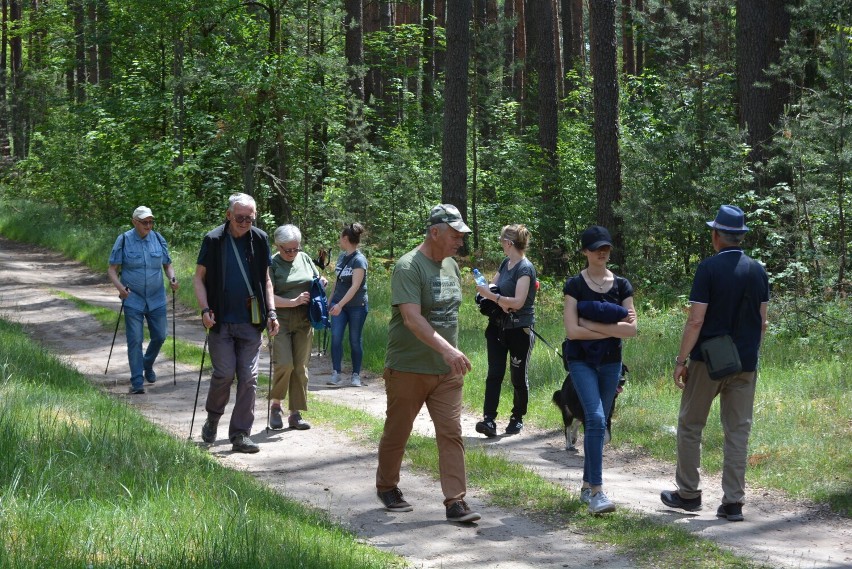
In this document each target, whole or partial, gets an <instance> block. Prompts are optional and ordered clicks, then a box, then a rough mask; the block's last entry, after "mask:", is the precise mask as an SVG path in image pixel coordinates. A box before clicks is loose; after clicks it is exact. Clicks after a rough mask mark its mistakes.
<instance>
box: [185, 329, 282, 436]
mask: <svg viewBox="0 0 852 569" xmlns="http://www.w3.org/2000/svg"><path fill="white" fill-rule="evenodd" d="M209 338H210V329H209V328H205V329H204V347H203V348H202V349H201V368H200V369H199V370H198V384H197V385H196V386H195V402H194V403H193V404H192V420H191V421H190V422H189V436H188V437H187V440H192V428H193V427H194V426H195V410H196V409H198V394H199V392H200V391H201V376H202V375H203V374H204V355H205V354H206V353H207V340H208V339H209ZM274 350H275V337H274V336H270V337H269V387H268V388H267V391H266V432H269V414H270V412H271V405H272V399H271V398H270V396H271V395H272V360H274V359H275V358H274V353H275V352H274Z"/></svg>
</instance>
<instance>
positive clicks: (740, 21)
mask: <svg viewBox="0 0 852 569" xmlns="http://www.w3.org/2000/svg"><path fill="white" fill-rule="evenodd" d="M786 5H787V1H786V0H738V1H737V89H738V102H739V109H738V110H739V123H740V127H742V128H744V129H746V130H747V132H748V143H749V145H750V146H751V161H752V163H756V164H763V163H765V162H766V160H768V158H769V156H768V152H767V149H766V146H767V145H768V144H769V143H770V141H771V140H772V133H773V126H774V124H775V123H776V121H777V120H778V119H779V118H780V117H781V114H782V113H783V111H784V105H785V104H786V103H787V100H788V97H789V88H788V87H787V86H786V84H785V83H783V82H782V81H780V80H779V79H778V78H777V77H770V76H769V75H768V74H767V73H766V71H767V70H768V69H769V67H770V66H771V65H772V64H773V63H776V62H777V61H778V60H779V58H780V56H781V46H782V45H783V44H784V43H785V42H786V41H787V39H788V38H789V36H790V14H789V13H788V12H787V10H786ZM758 185H759V186H765V185H766V184H765V181H764V183H759V184H758ZM764 189H765V188H764Z"/></svg>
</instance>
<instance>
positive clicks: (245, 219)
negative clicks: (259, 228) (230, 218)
mask: <svg viewBox="0 0 852 569" xmlns="http://www.w3.org/2000/svg"><path fill="white" fill-rule="evenodd" d="M254 220H255V218H254V217H252V216H250V215H235V216H234V221H236V222H237V223H254Z"/></svg>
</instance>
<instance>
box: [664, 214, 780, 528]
mask: <svg viewBox="0 0 852 569" xmlns="http://www.w3.org/2000/svg"><path fill="white" fill-rule="evenodd" d="M707 225H708V226H710V227H711V228H712V229H713V249H714V250H715V251H716V253H717V254H716V255H714V256H713V257H710V258H708V259H704V260H703V261H702V262H701V263H700V264H699V265H698V270H696V272H695V278H694V280H693V282H692V291H691V292H690V294H689V302H690V308H689V317H688V318H687V321H686V326H685V327H684V329H683V337H682V339H681V342H680V350H679V351H678V355H677V357H676V358H675V369H674V383H675V386H676V387H677V388H678V389H681V390H683V393H682V395H681V400H680V414H679V416H678V425H677V472H676V478H675V480H676V482H677V487H678V489H677V490H676V491H669V490H666V491H663V492H662V493H661V494H660V498H661V499H662V501H663V503H664V504H665V505H667V506H669V507H671V508H680V509H683V510H686V511H689V512H692V511H696V510H700V509H701V488H700V482H701V479H700V475H699V472H698V469H699V467H700V465H701V437H702V431H703V430H704V425H705V424H706V423H707V416H708V415H709V413H710V406H711V405H712V404H713V399H715V398H716V396H717V395H719V397H720V403H721V404H720V418H721V421H722V427H723V431H724V433H725V448H724V464H723V468H722V491H723V496H722V505H721V506H719V509H718V510H717V511H716V515H717V516H718V517H720V518H726V519H728V520H729V521H742V520H743V519H744V518H743V513H742V507H743V502H744V501H745V470H746V458H747V456H748V437H749V433H750V432H751V423H752V411H753V407H754V392H755V385H756V383H757V359H758V351H759V349H760V344H761V341H762V340H763V333H764V332H765V330H766V308H767V304H768V302H769V279H768V278H767V276H766V271H765V270H764V269H763V267H762V266H761V265H760V264H759V263H757V262H756V261H753V260H751V259H750V258H749V257H748V256H747V255H746V254H745V253H744V252H743V250H742V247H741V244H742V241H743V239H744V237H745V233H746V231H748V227H746V225H745V219H744V215H743V212H742V210H741V209H740V208H738V207H736V206H732V205H723V206H722V207H720V208H719V212H718V213H717V214H716V219H714V220H713V221H708V222H707ZM725 334H730V335H731V336H732V338H733V340H734V344H735V345H736V347H737V351H738V352H739V355H740V361H741V362H742V371H741V372H739V373H735V374H732V375H728V376H726V377H723V378H721V380H718V381H716V380H713V379H710V376H709V374H708V373H707V366H706V365H705V363H704V361H703V358H702V356H701V343H702V342H704V341H705V340H709V339H710V338H713V337H716V336H722V335H725ZM687 358H688V360H689V361H688V363H689V365H688V366H687Z"/></svg>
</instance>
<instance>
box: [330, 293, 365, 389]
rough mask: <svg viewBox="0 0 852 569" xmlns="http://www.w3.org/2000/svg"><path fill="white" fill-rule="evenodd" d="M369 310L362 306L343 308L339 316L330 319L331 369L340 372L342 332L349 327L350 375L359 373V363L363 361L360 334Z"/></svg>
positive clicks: (362, 344)
mask: <svg viewBox="0 0 852 569" xmlns="http://www.w3.org/2000/svg"><path fill="white" fill-rule="evenodd" d="M368 312H369V309H368V308H367V305H366V304H364V305H363V306H348V305H347V306H344V307H343V310H341V311H340V314H338V315H337V316H333V317H332V319H331V368H332V369H333V370H334V371H338V372H339V371H341V369H340V368H341V362H342V361H343V332H344V331H345V330H346V325H347V324H348V325H349V349H350V352H351V353H352V373H361V361H362V360H363V359H364V342H363V339H362V337H361V332H362V331H363V330H364V322H365V321H366V320H367V313H368Z"/></svg>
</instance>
